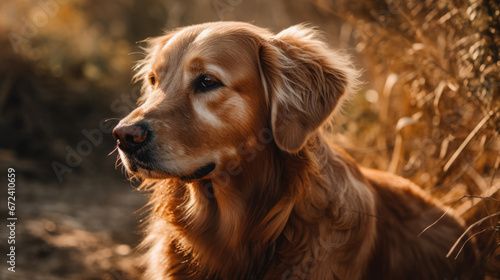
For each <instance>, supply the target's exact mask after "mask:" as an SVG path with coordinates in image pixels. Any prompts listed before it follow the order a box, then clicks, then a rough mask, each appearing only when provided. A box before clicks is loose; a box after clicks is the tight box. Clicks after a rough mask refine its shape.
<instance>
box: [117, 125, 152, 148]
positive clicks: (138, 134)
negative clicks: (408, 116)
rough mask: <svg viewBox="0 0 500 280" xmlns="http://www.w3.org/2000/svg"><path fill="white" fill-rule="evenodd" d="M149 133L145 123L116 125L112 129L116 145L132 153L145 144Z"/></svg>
mask: <svg viewBox="0 0 500 280" xmlns="http://www.w3.org/2000/svg"><path fill="white" fill-rule="evenodd" d="M149 134H150V132H149V130H148V128H147V127H146V126H145V125H141V124H134V125H118V126H117V127H115V129H113V137H114V138H115V140H116V142H117V144H118V147H120V149H122V150H123V151H125V152H128V153H133V152H135V151H137V150H138V149H139V148H140V147H141V146H143V145H145V144H146V142H147V139H148V135H149Z"/></svg>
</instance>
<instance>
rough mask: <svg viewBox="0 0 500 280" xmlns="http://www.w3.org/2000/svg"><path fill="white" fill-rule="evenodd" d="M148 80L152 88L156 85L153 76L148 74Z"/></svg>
mask: <svg viewBox="0 0 500 280" xmlns="http://www.w3.org/2000/svg"><path fill="white" fill-rule="evenodd" d="M148 80H149V83H150V84H151V85H152V86H154V85H156V76H155V75H154V74H149V77H148Z"/></svg>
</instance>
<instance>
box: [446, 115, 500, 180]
mask: <svg viewBox="0 0 500 280" xmlns="http://www.w3.org/2000/svg"><path fill="white" fill-rule="evenodd" d="M495 113H496V111H493V110H491V111H490V112H489V113H488V114H487V115H486V116H484V118H483V119H482V120H481V121H480V122H479V123H478V124H477V125H476V127H475V128H474V129H473V130H472V131H471V132H470V133H469V135H468V136H467V138H465V140H464V142H462V144H461V145H460V147H458V149H457V150H456V151H455V153H454V154H453V155H452V156H451V158H450V159H449V160H448V162H447V163H446V164H445V165H444V168H443V171H444V172H447V171H448V169H450V167H451V165H452V164H453V163H454V162H455V160H456V159H457V158H458V156H459V155H460V154H461V153H462V151H463V150H464V149H465V147H466V146H467V145H468V144H469V143H470V141H471V140H472V138H474V136H475V135H476V134H477V132H478V131H479V130H480V129H481V128H482V127H483V126H484V124H485V123H486V122H487V121H488V120H489V119H490V118H491V116H492V115H493V114H495Z"/></svg>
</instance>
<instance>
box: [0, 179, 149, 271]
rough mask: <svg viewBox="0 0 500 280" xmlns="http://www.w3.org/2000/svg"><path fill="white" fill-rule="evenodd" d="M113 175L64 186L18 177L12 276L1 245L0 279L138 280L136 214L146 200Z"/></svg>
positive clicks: (3, 215) (70, 181) (3, 212)
mask: <svg viewBox="0 0 500 280" xmlns="http://www.w3.org/2000/svg"><path fill="white" fill-rule="evenodd" d="M116 173H117V174H113V176H111V177H110V176H105V174H102V175H101V176H96V177H94V176H92V177H90V176H81V175H75V176H68V177H67V180H65V181H64V182H63V183H62V184H58V183H53V182H52V183H47V182H40V181H37V180H31V179H25V178H23V176H22V174H21V175H20V176H18V180H17V182H16V198H17V199H16V200H17V202H18V203H17V205H16V216H17V217H18V221H17V224H16V268H15V271H16V272H15V273H12V272H9V271H7V267H6V261H5V259H6V254H4V252H6V251H7V248H5V243H4V242H2V244H1V250H0V251H1V252H2V260H3V261H2V269H1V273H0V275H1V277H0V278H2V279H5V280H14V279H16V280H17V279H22V280H26V279H33V280H45V279H47V280H58V279H65V280H66V279H117V280H124V279H137V278H138V276H139V273H140V270H139V267H138V262H137V260H138V258H137V256H138V253H137V252H136V251H135V250H134V248H135V247H136V245H137V244H138V242H139V240H140V234H139V226H138V225H139V224H140V219H141V216H143V215H141V214H140V211H138V210H139V209H140V208H141V207H143V205H144V204H145V202H146V196H145V194H144V193H140V192H138V191H136V190H135V188H134V187H132V186H131V184H130V183H129V182H127V181H126V180H125V179H124V177H123V176H122V179H119V178H120V174H118V173H120V172H119V171H116ZM2 197H3V196H2ZM4 209H6V207H2V212H1V214H2V217H5V216H6V214H7V212H6V211H4ZM2 220H3V221H2V223H4V222H5V220H4V219H2ZM5 228H6V227H5V226H3V227H2V231H5ZM2 236H7V233H6V232H2Z"/></svg>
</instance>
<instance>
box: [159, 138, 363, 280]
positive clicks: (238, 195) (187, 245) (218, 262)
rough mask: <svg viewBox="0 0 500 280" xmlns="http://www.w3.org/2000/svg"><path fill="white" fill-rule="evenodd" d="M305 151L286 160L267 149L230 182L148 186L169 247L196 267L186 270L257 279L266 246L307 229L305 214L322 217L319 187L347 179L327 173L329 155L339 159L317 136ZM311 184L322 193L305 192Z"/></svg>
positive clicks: (326, 197) (324, 194) (324, 200)
mask: <svg viewBox="0 0 500 280" xmlns="http://www.w3.org/2000/svg"><path fill="white" fill-rule="evenodd" d="M308 145H309V146H308V147H307V148H306V149H304V151H303V152H300V153H299V154H296V155H290V154H287V153H285V152H282V151H281V150H279V149H278V148H277V147H276V146H275V145H274V143H271V144H269V145H267V146H266V147H265V148H264V149H263V150H262V151H260V152H259V153H257V154H256V155H255V158H253V159H252V160H248V161H244V162H241V163H240V164H241V166H240V167H241V168H240V169H237V171H238V170H239V171H238V172H235V173H232V174H231V175H230V176H226V175H221V176H220V177H214V178H213V179H211V180H200V181H196V182H193V183H188V184H186V183H184V182H181V181H177V180H170V181H169V182H168V184H169V185H167V186H158V187H155V191H154V194H153V204H154V212H155V214H156V215H155V216H157V217H159V218H160V219H163V220H166V221H168V222H169V226H168V227H169V228H170V232H171V234H170V236H171V238H173V239H174V240H176V241H175V242H176V245H175V248H176V250H179V251H183V252H179V253H180V254H183V255H184V257H186V258H187V259H190V260H191V263H193V264H194V263H195V264H196V267H192V268H191V269H192V270H193V271H197V273H202V274H204V275H217V276H219V277H221V278H222V279H251V278H255V277H259V276H258V275H259V274H260V273H263V272H265V270H266V267H267V266H268V265H269V264H268V262H269V257H271V258H272V257H273V256H268V255H269V248H271V247H272V246H274V245H275V244H276V243H275V242H282V240H278V238H280V239H287V238H288V239H290V238H291V237H284V238H281V237H283V232H284V231H288V233H290V232H291V231H293V227H294V225H293V223H294V220H301V221H297V223H302V222H303V221H304V219H307V220H310V221H307V222H309V223H311V222H314V221H313V220H314V214H311V213H316V214H317V215H318V216H321V215H324V212H325V209H326V208H327V207H330V205H331V203H332V201H330V198H331V194H328V193H331V192H332V191H335V190H331V189H328V188H327V187H326V186H327V185H332V184H331V182H326V181H335V180H337V178H333V177H327V176H325V174H329V176H337V177H338V176H340V177H342V176H343V177H345V176H348V175H346V174H335V173H333V172H329V171H328V169H329V168H332V166H331V165H332V164H334V162H332V157H335V156H342V155H340V154H339V153H338V152H336V151H334V150H332V149H331V148H330V146H329V145H328V144H327V143H326V142H325V141H324V140H323V138H322V137H320V136H318V137H315V139H313V141H309V143H308ZM339 162H341V161H339ZM334 168H335V169H336V170H342V169H339V168H338V167H334ZM345 168H346V170H347V169H348V167H345ZM355 169H356V168H355ZM330 174H333V175H330ZM325 180H326V181H325ZM339 180H340V181H343V182H346V181H347V180H349V179H348V178H340V179H339ZM333 185H334V184H333ZM311 186H314V188H322V190H321V191H319V192H318V191H316V190H314V191H311V189H310V188H311ZM294 199H300V200H299V201H296V200H294ZM154 201H156V202H154ZM304 213H306V214H304ZM302 216H304V217H302ZM311 219H312V220H311ZM285 227H288V229H285ZM290 227H291V228H290ZM311 229H312V230H314V227H311ZM312 234H314V233H312ZM277 240H278V241H277ZM283 242H293V241H292V240H285V241H283ZM278 246H279V245H278ZM288 253H290V254H291V253H292V252H288ZM249 256H250V257H249ZM249 259H250V260H252V261H251V262H249V261H248V260H249ZM266 259H267V260H266ZM222 272H224V273H226V274H227V275H223V274H222ZM235 277H236V278H235Z"/></svg>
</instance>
